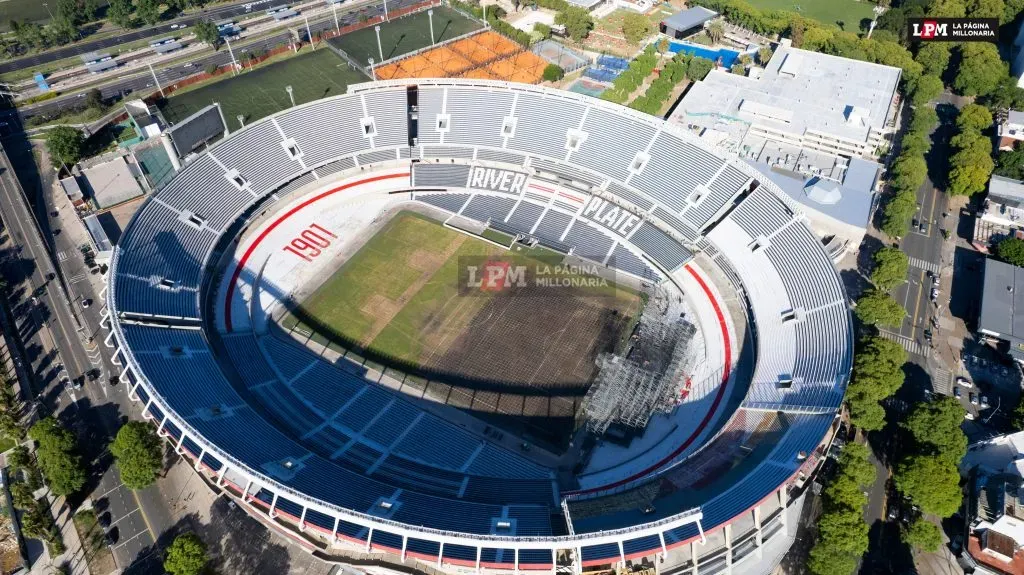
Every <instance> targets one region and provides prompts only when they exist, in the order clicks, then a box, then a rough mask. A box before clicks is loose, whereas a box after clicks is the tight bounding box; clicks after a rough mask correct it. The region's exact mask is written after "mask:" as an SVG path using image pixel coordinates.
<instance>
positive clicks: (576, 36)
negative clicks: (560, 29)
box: [555, 6, 594, 42]
mask: <svg viewBox="0 0 1024 575" xmlns="http://www.w3.org/2000/svg"><path fill="white" fill-rule="evenodd" d="M555 24H560V25H562V26H565V31H566V33H567V34H569V37H570V38H572V39H573V41H574V42H579V41H581V40H583V39H584V38H586V37H587V36H588V35H590V31H591V30H593V29H594V19H593V18H592V17H591V16H590V12H589V11H587V9H585V8H580V7H579V6H567V7H566V8H565V9H564V10H562V11H561V12H559V13H557V14H555Z"/></svg>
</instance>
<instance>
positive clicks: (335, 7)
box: [331, 2, 341, 35]
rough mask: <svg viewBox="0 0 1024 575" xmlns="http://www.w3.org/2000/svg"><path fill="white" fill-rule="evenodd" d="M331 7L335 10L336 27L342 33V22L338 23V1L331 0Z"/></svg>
mask: <svg viewBox="0 0 1024 575" xmlns="http://www.w3.org/2000/svg"><path fill="white" fill-rule="evenodd" d="M331 9H332V10H334V29H335V30H336V31H337V32H338V34H339V35H340V34H341V24H338V3H337V2H331Z"/></svg>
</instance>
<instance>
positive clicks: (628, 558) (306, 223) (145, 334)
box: [106, 79, 852, 574]
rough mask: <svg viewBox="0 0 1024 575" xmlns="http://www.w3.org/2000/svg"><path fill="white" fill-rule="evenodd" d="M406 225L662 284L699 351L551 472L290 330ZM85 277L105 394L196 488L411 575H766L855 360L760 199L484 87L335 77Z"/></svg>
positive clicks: (363, 363) (128, 236) (380, 369)
mask: <svg viewBox="0 0 1024 575" xmlns="http://www.w3.org/2000/svg"><path fill="white" fill-rule="evenodd" d="M400 209H416V210H422V211H424V213H430V214H433V216H434V217H436V218H438V219H439V220H440V221H442V222H443V223H444V224H445V225H446V226H447V227H450V228H452V229H457V230H461V231H462V232H464V233H468V234H471V235H473V236H474V237H475V238H478V239H479V238H485V239H487V238H497V237H500V238H509V240H508V241H509V243H508V244H507V245H508V246H510V247H511V249H513V250H515V249H516V248H517V247H525V246H537V245H540V246H544V248H545V249H547V250H550V251H554V252H558V253H560V254H562V255H563V256H564V257H565V258H566V261H576V262H587V263H590V264H593V265H596V266H599V267H601V268H602V269H607V270H609V272H614V273H615V274H617V275H616V277H620V278H623V279H624V281H625V280H628V281H631V282H633V283H634V284H635V285H637V286H648V287H650V286H657V287H658V288H659V289H661V290H665V291H664V293H666V294H669V295H667V296H665V297H667V298H669V300H672V298H676V299H675V300H674V302H672V301H670V303H672V306H666V308H665V309H667V310H673V311H672V312H671V313H672V314H676V315H677V316H678V315H682V316H684V317H685V319H686V321H687V324H688V325H691V326H692V330H693V331H692V337H691V336H687V338H689V339H687V338H683V337H679V336H678V334H679V333H682V332H681V331H680V330H681V329H682V328H681V327H678V328H676V327H673V328H672V330H675V331H674V332H672V333H676V334H677V336H673V337H675V338H676V339H679V340H683V339H687V340H688V341H689V340H692V342H693V344H694V346H693V347H692V353H693V354H699V356H698V357H696V359H695V361H691V360H689V359H687V360H686V361H683V360H680V359H679V358H678V356H676V355H674V354H673V353H668V352H658V354H655V353H654V351H651V352H649V354H650V355H647V356H643V355H641V356H636V357H642V358H646V359H644V360H643V361H644V363H645V364H646V365H647V366H648V367H649V369H650V370H651V371H656V372H657V373H658V374H665V373H668V374H675V373H676V372H675V371H674V370H675V369H676V367H677V366H685V368H684V369H685V373H684V375H685V377H673V378H672V379H671V381H672V382H673V383H674V384H677V385H678V387H677V388H673V389H674V391H673V393H674V397H676V400H675V403H674V405H671V406H669V407H668V408H667V409H666V410H665V412H661V411H660V410H659V412H658V413H655V414H653V415H651V416H650V417H649V421H648V422H647V423H646V424H645V425H646V429H645V430H643V431H642V432H640V434H639V435H637V436H636V437H633V438H632V439H631V440H629V439H627V440H624V441H623V442H621V444H620V445H615V444H614V443H615V442H614V441H612V440H611V439H612V438H608V439H609V441H607V442H604V443H607V444H608V445H604V444H602V445H593V443H595V440H594V439H593V437H591V439H590V440H588V441H583V439H584V436H583V435H580V436H579V438H580V444H579V449H577V450H574V453H573V455H572V456H571V457H576V459H572V458H565V457H563V456H558V455H557V454H555V455H553V454H550V453H544V452H543V451H544V450H542V449H540V448H533V449H528V448H529V447H530V442H529V439H528V438H523V437H519V436H517V435H515V434H514V433H512V432H509V431H507V430H504V429H501V428H500V427H499V428H496V427H495V426H493V425H483V424H482V423H481V422H480V420H479V419H478V418H476V417H475V416H474V414H473V411H472V410H473V406H472V405H471V404H469V405H465V406H464V407H460V406H459V405H453V404H451V403H450V402H449V403H448V404H445V403H441V402H439V401H437V400H436V397H437V396H438V395H439V394H440V392H441V391H440V390H439V389H438V388H437V387H436V386H434V387H432V385H433V382H428V383H424V382H423V381H422V380H419V379H417V378H414V377H411V376H409V375H408V374H405V373H400V372H398V371H396V370H395V369H394V368H393V367H391V366H388V365H382V364H378V363H374V362H372V361H368V360H367V359H366V358H363V357H359V356H358V354H355V353H352V352H351V351H350V350H345V349H338V348H335V347H332V346H330V345H326V344H325V343H324V342H322V341H317V340H316V339H315V338H310V337H301V335H302V334H301V333H300V332H299V330H298V329H291V331H285V330H282V329H281V328H280V327H279V325H278V324H277V323H276V322H275V321H274V320H275V318H277V317H279V316H280V314H281V312H282V310H284V309H287V306H288V305H290V304H289V302H290V301H294V299H295V298H296V297H297V294H301V293H303V290H306V289H308V288H309V285H310V284H311V283H312V282H313V280H314V278H316V277H323V276H324V274H329V273H330V272H331V271H333V270H334V269H336V266H337V265H338V261H339V260H340V258H341V255H340V254H344V253H346V252H351V251H352V250H354V248H355V246H357V245H359V244H358V242H359V241H363V240H360V238H364V236H366V235H367V234H368V233H370V231H372V230H374V229H376V227H379V226H381V225H383V224H384V223H385V222H386V221H387V219H388V217H389V216H388V214H392V213H394V212H395V211H396V210H400ZM493 233H497V235H492V234H493ZM481 241H482V240H481ZM488 241H492V242H494V243H495V244H497V243H498V242H497V241H495V240H488ZM107 278H108V282H109V284H108V287H107V293H106V298H107V304H108V305H107V307H108V313H109V319H110V321H109V325H110V330H111V331H110V334H109V335H108V337H107V338H106V342H107V344H108V345H110V346H116V347H117V358H118V361H119V362H120V363H121V365H123V366H124V372H123V374H122V376H121V377H122V380H123V381H125V382H126V383H127V384H128V385H129V386H130V389H131V393H130V397H132V398H133V399H134V400H137V401H139V402H141V403H142V404H143V406H144V415H145V416H146V417H147V418H148V419H150V420H152V421H153V422H154V424H155V425H156V426H157V427H158V429H159V432H160V434H161V435H162V436H165V437H167V438H168V440H169V441H171V442H173V444H174V446H175V448H176V449H177V450H178V452H179V453H181V454H182V455H184V456H187V457H188V458H190V459H191V460H192V461H193V462H194V465H195V468H196V470H197V471H198V472H200V473H203V474H204V475H205V476H207V477H208V479H209V480H210V482H211V483H212V484H214V485H216V486H217V487H219V488H221V489H224V490H225V492H226V493H228V494H230V495H231V496H232V497H235V498H237V499H238V500H239V501H242V502H244V503H245V508H247V509H249V510H250V512H251V513H254V514H259V515H261V516H264V517H265V518H267V519H268V520H269V521H271V522H272V523H273V524H274V525H275V526H277V527H278V528H279V529H280V530H282V532H284V533H286V534H288V535H289V536H292V537H293V538H295V539H296V540H298V541H300V542H301V543H302V544H304V545H306V546H308V547H310V548H311V549H315V548H319V549H320V550H321V551H322V552H323V553H324V554H325V555H326V556H338V557H346V556H347V557H349V558H351V557H354V556H358V557H365V554H369V555H371V556H373V557H375V558H378V559H380V560H382V561H390V562H392V563H398V562H404V563H405V565H406V567H405V568H406V569H407V568H409V567H413V568H414V567H415V566H416V565H417V563H420V564H423V565H428V566H430V567H433V568H438V569H441V570H445V571H453V572H454V571H459V570H479V569H486V570H491V571H496V572H498V571H501V572H518V571H523V570H541V571H548V572H551V571H553V570H557V569H565V570H569V569H575V570H576V571H582V570H588V571H590V570H598V569H607V568H611V569H614V568H616V567H617V566H620V565H621V566H626V565H641V564H648V565H650V564H652V563H658V564H660V565H661V567H660V568H661V569H662V570H667V569H672V570H673V571H676V570H688V571H689V572H691V573H698V574H704V573H718V572H721V571H722V570H723V569H732V570H733V571H734V572H745V573H746V572H751V573H758V572H764V573H767V572H770V571H771V569H772V568H773V567H774V563H775V562H776V561H777V560H778V559H779V558H781V551H783V550H785V549H786V548H787V547H788V546H789V544H790V542H791V541H792V540H793V538H794V537H795V530H796V525H795V521H794V518H793V517H792V511H793V510H798V508H799V506H798V503H799V502H800V501H802V499H801V497H802V493H803V491H802V485H803V480H804V479H805V478H806V477H807V476H808V475H809V474H810V473H812V472H813V469H814V464H815V462H816V461H817V459H818V455H819V454H820V453H821V452H822V449H823V448H822V443H823V441H827V439H828V436H829V434H830V430H831V429H832V428H833V426H834V421H835V414H836V412H837V410H838V408H839V404H840V401H841V399H842V396H843V392H844V389H845V386H846V382H847V379H848V376H849V371H850V362H851V355H852V327H851V325H850V316H849V310H848V308H847V303H846V295H845V292H844V289H843V286H842V283H841V282H840V280H839V276H838V274H837V272H836V270H835V268H834V267H833V264H832V263H831V261H830V260H829V258H828V256H827V254H826V253H825V251H824V249H823V247H822V245H821V242H820V241H819V240H818V238H816V237H815V236H814V234H813V233H812V232H811V231H810V230H809V228H808V227H807V224H806V222H805V219H804V217H803V216H802V215H801V213H800V212H799V210H798V209H797V208H796V207H794V206H793V205H792V204H791V202H790V201H789V200H788V199H787V197H786V195H785V194H784V193H783V192H782V191H781V190H778V189H777V188H775V187H774V185H773V184H772V183H771V182H770V180H767V179H766V178H764V177H763V176H762V175H761V174H759V173H758V172H757V171H756V170H755V169H754V168H753V167H751V166H750V165H749V164H746V163H744V162H742V161H739V160H737V159H736V158H730V157H728V156H727V155H725V154H724V153H723V152H721V151H719V150H716V149H712V148H709V147H707V145H706V144H704V143H701V142H700V141H699V140H698V139H696V138H694V137H692V136H691V135H690V134H688V133H687V132H685V131H683V130H681V129H677V128H676V127H674V126H672V125H668V124H665V123H664V122H663V121H660V120H658V119H656V118H653V117H650V116H648V115H644V114H640V113H636V112H634V111H632V110H628V109H625V108H622V107H619V106H616V105H613V104H610V103H607V102H603V101H600V100H597V99H593V98H587V97H582V96H579V95H576V94H572V93H568V92H562V91H557V90H552V89H546V88H539V87H534V86H527V85H522V84H509V83H504V82H497V81H487V80H463V79H434V80H423V81H420V82H418V83H415V84H410V83H409V81H408V80H404V81H383V82H375V83H372V84H362V85H356V86H352V87H350V89H349V92H348V93H347V94H345V95H341V96H336V97H332V98H327V99H323V100H318V101H314V102H310V103H308V104H304V105H300V106H296V107H294V108H290V109H287V110H284V111H281V112H279V113H276V114H274V115H271V116H269V117H268V118H265V119H263V120H261V121H258V122H254V123H252V124H251V125H249V126H247V127H246V128H245V129H243V130H241V131H238V132H233V133H232V135H231V136H230V137H228V138H225V139H224V140H222V141H221V142H219V143H217V144H216V145H214V146H212V147H211V148H209V150H207V151H206V152H205V153H204V154H201V155H199V156H198V157H197V158H195V159H194V160H192V161H191V163H189V164H188V165H186V166H184V167H183V168H182V170H181V171H180V172H179V173H178V174H177V175H176V176H175V177H174V179H173V180H171V181H170V182H169V183H168V184H167V185H166V186H165V187H164V188H163V189H161V190H160V191H158V192H156V193H155V194H154V195H153V197H152V198H150V199H149V201H147V202H146V204H145V205H144V206H143V207H142V208H141V209H140V210H139V212H138V214H137V215H136V217H135V218H134V220H133V221H132V223H131V224H130V225H129V226H128V229H127V230H126V231H125V233H124V234H123V235H122V238H121V240H120V243H119V244H118V246H117V247H116V248H115V250H114V255H113V258H112V261H111V266H110V272H109V274H108V276H107ZM676 305H677V306H679V307H673V306H676ZM670 323H671V322H668V321H667V320H666V325H669V324H670ZM557 327H559V328H564V329H572V327H573V326H572V325H571V324H570V323H568V322H566V323H565V324H564V325H561V326H557ZM666 329H667V328H666ZM686 333H690V332H686ZM667 340H671V341H674V339H672V338H668V339H667ZM659 358H660V359H659ZM651 361H653V362H654V363H659V364H660V365H661V367H657V369H655V367H651V366H652V365H653V364H652V363H650V362H651ZM691 364H692V365H691ZM537 368H538V369H541V368H542V366H537ZM659 381H661V380H659ZM441 383H443V382H441ZM652 389H655V390H656V392H657V393H659V394H660V393H662V391H663V388H662V387H660V386H654V387H652ZM414 391H415V393H414ZM654 403H655V404H657V405H658V406H660V405H663V402H660V401H659V402H654ZM645 405H646V404H645ZM652 405H654V404H652ZM652 409H655V408H654V407H652ZM635 415H636V417H633V416H630V421H640V422H641V423H642V422H643V417H641V415H642V414H635ZM581 433H583V432H582V431H581ZM584 443H586V444H587V447H586V450H587V453H586V454H585V456H584V455H582V454H581V453H579V452H582V451H584V447H583V444H584ZM566 457H569V456H566ZM339 486H344V488H343V489H341V488H339ZM794 502H795V503H794ZM737 570H740V571H737Z"/></svg>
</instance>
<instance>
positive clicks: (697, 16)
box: [663, 6, 718, 30]
mask: <svg viewBox="0 0 1024 575" xmlns="http://www.w3.org/2000/svg"><path fill="white" fill-rule="evenodd" d="M715 16H718V12H715V11H714V10H708V9H707V8H704V7H703V6H694V7H693V8H687V9H686V10H682V11H679V12H676V13H675V14H673V15H671V16H669V17H668V18H665V20H664V21H663V22H664V24H665V26H667V27H669V28H671V29H673V30H689V29H690V28H696V27H697V26H701V25H702V24H704V23H705V22H707V21H708V20H711V19H712V18H714V17H715Z"/></svg>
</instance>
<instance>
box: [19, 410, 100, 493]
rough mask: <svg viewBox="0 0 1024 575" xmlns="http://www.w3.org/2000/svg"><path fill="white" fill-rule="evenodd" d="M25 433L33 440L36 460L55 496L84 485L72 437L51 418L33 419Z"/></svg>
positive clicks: (80, 462) (81, 469) (84, 477)
mask: <svg viewBox="0 0 1024 575" xmlns="http://www.w3.org/2000/svg"><path fill="white" fill-rule="evenodd" d="M28 435H29V437H31V438H32V439H34V440H35V441H36V443H37V444H38V447H37V448H36V459H37V460H38V461H39V467H40V469H41V470H42V472H43V475H44V476H45V477H46V479H47V481H48V483H49V485H50V490H51V491H53V493H54V494H55V495H58V496H61V495H70V494H72V493H75V492H76V491H78V490H79V489H81V488H82V486H83V485H85V479H86V474H85V468H84V467H83V466H82V460H81V458H80V457H79V456H78V455H77V454H76V453H75V436H74V435H73V434H72V433H71V432H70V431H68V430H67V429H65V428H64V427H62V426H61V425H60V423H58V422H57V420H56V419H54V418H53V417H46V418H44V419H40V420H39V421H37V422H36V423H35V424H34V425H33V426H32V427H31V428H30V429H29V430H28Z"/></svg>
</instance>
